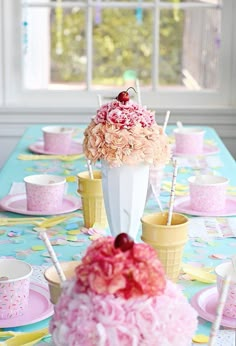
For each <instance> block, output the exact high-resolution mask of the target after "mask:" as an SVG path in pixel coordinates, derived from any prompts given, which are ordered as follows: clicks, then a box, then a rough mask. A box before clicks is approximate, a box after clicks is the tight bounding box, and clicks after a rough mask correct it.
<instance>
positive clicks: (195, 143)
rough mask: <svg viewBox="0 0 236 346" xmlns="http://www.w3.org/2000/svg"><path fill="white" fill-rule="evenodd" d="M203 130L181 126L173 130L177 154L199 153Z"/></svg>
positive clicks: (201, 148) (201, 149)
mask: <svg viewBox="0 0 236 346" xmlns="http://www.w3.org/2000/svg"><path fill="white" fill-rule="evenodd" d="M204 133H205V131H204V130H202V129H201V128H197V127H183V128H180V129H179V128H177V129H175V130H174V136H175V151H176V152H177V153H179V154H186V155H188V154H189V155H201V154H202V152H203V144H204Z"/></svg>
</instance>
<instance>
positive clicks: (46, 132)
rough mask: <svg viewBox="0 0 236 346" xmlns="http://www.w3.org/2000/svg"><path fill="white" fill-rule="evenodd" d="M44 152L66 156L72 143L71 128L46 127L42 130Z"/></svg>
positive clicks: (72, 131) (72, 130)
mask: <svg viewBox="0 0 236 346" xmlns="http://www.w3.org/2000/svg"><path fill="white" fill-rule="evenodd" d="M42 131H43V139H44V150H45V151H48V152H51V153H55V154H68V152H69V149H70V147H71V143H72V135H73V133H74V129H73V128H69V127H63V126H46V127H43V128H42Z"/></svg>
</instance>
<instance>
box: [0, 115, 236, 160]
mask: <svg viewBox="0 0 236 346" xmlns="http://www.w3.org/2000/svg"><path fill="white" fill-rule="evenodd" d="M95 112H96V110H95V109H94V111H90V112H88V110H86V109H84V110H80V111H79V112H78V110H75V109H74V110H72V109H71V110H68V109H61V110H60V112H59V111H58V112H57V114H53V113H52V112H50V115H48V113H49V110H46V109H45V110H44V111H43V110H40V111H39V110H33V109H32V110H30V109H28V110H25V111H22V112H21V113H19V112H18V111H17V110H14V109H8V110H7V111H5V112H4V111H3V110H2V111H0V167H2V165H3V164H4V162H5V160H6V159H7V158H8V156H9V155H10V153H11V151H12V150H13V149H14V147H15V145H16V144H17V142H18V140H19V139H20V138H21V136H22V135H23V133H24V130H25V129H26V128H27V127H29V126H32V125H36V124H42V125H43V124H79V123H88V122H89V121H90V119H91V116H92V115H95ZM164 117H165V112H163V111H160V110H156V120H157V122H158V123H159V124H163V122H164ZM178 120H179V121H182V122H183V124H186V125H204V126H210V127H213V128H214V129H215V130H216V131H217V133H218V135H219V136H220V137H221V139H222V140H223V142H224V143H225V145H226V147H227V148H228V149H229V151H230V152H231V154H232V155H233V156H234V157H235V158H236V110H233V109H232V110H220V109H215V110H206V109H205V110H202V109H196V110H195V111H190V110H187V109H184V110H172V111H171V116H170V119H169V124H175V123H176V121H178Z"/></svg>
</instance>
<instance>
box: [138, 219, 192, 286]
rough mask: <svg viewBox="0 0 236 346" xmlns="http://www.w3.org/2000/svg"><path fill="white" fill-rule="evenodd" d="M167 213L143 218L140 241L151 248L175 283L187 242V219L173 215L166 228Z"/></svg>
mask: <svg viewBox="0 0 236 346" xmlns="http://www.w3.org/2000/svg"><path fill="white" fill-rule="evenodd" d="M167 219H168V213H155V214H149V215H146V216H144V217H143V218H142V219H141V222H142V236H141V239H142V240H143V241H144V242H146V243H148V244H149V245H150V246H152V247H153V248H154V249H155V250H156V252H157V255H158V257H159V259H160V261H161V263H162V265H163V267H164V269H165V272H166V275H167V277H168V278H169V279H171V280H172V281H177V279H178V276H179V273H180V268H181V263H182V256H183V249H184V245H185V243H186V242H187V240H188V218H187V217H186V216H184V215H182V214H178V213H173V216H172V222H171V225H170V226H167V225H166V223H167Z"/></svg>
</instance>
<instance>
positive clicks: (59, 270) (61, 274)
mask: <svg viewBox="0 0 236 346" xmlns="http://www.w3.org/2000/svg"><path fill="white" fill-rule="evenodd" d="M40 236H41V238H42V240H43V241H44V244H45V245H46V248H47V250H48V253H49V255H50V257H51V260H52V263H53V264H54V266H55V268H56V271H57V274H58V276H59V278H60V280H61V282H63V281H65V280H66V277H65V274H64V272H63V270H62V268H61V266H60V263H59V262H58V259H57V256H56V254H55V252H54V250H53V247H52V245H51V243H50V240H49V239H48V236H47V233H46V232H45V231H44V230H43V229H42V230H41V231H40Z"/></svg>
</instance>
